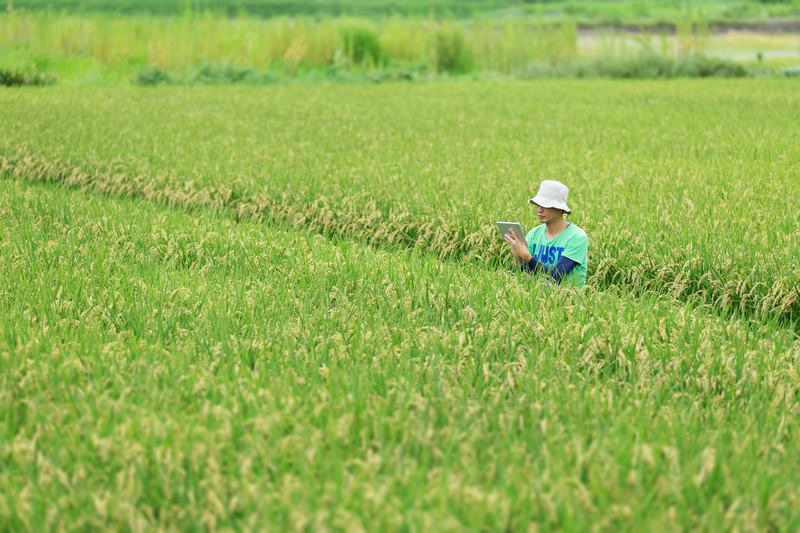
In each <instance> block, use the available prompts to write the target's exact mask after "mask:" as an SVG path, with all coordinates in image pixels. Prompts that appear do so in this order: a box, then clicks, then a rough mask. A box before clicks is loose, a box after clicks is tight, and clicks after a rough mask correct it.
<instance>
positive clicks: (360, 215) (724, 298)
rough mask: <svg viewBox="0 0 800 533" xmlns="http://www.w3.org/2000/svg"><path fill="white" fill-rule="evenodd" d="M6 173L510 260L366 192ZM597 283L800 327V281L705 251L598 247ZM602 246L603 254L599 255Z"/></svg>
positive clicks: (15, 167) (5, 164)
mask: <svg viewBox="0 0 800 533" xmlns="http://www.w3.org/2000/svg"><path fill="white" fill-rule="evenodd" d="M0 177H1V178H4V179H9V178H11V179H22V180H26V181H30V182H40V183H53V184H58V185H61V186H66V187H69V188H73V189H80V190H84V191H87V192H92V193H100V194H104V195H109V196H122V197H131V198H141V199H144V200H146V201H150V202H154V203H157V204H161V205H164V206H166V207H169V208H179V209H185V210H194V209H211V210H214V211H218V212H220V213H224V214H226V215H228V216H231V217H232V218H233V219H235V220H237V221H239V220H248V221H259V222H270V223H272V224H276V225H282V226H287V227H290V228H295V229H304V230H306V231H311V232H315V233H320V234H323V235H325V236H328V237H338V238H353V239H359V240H363V241H365V242H367V243H368V244H369V245H371V246H375V247H381V248H405V249H415V250H418V251H421V252H424V253H427V254H430V255H432V256H435V257H437V258H438V259H440V260H456V261H461V262H472V263H479V264H482V265H484V266H485V267H486V268H490V269H501V268H509V267H510V265H511V263H510V261H509V255H508V251H507V250H506V245H505V243H503V242H502V240H501V239H499V238H498V235H497V233H496V229H495V228H494V226H493V225H488V224H487V225H486V227H484V228H482V229H481V230H480V231H477V232H470V231H469V230H468V229H467V228H465V227H463V226H458V225H453V224H451V223H450V222H449V221H448V220H446V219H445V218H443V217H437V218H435V219H433V218H430V219H423V218H421V217H415V216H414V215H412V214H410V213H409V212H408V211H407V210H404V209H397V210H390V211H388V212H387V211H386V210H385V209H381V207H380V206H379V205H378V204H377V202H376V201H375V200H374V199H372V198H370V197H369V196H367V195H366V194H364V195H362V196H361V197H358V198H341V199H333V200H331V199H329V198H327V197H324V196H317V197H315V198H314V199H313V200H312V201H308V199H307V198H306V197H305V196H303V195H302V194H292V193H289V192H286V191H283V192H281V193H272V194H268V193H263V194H247V193H243V192H242V191H237V190H234V189H231V188H227V187H202V188H201V187H196V186H194V184H192V183H184V184H183V185H182V186H181V187H174V186H170V185H166V184H162V183H159V182H157V181H154V180H152V179H151V178H150V177H148V176H127V175H124V174H114V173H111V172H103V171H100V170H97V171H95V172H91V173H90V172H86V171H85V170H83V169H81V168H78V167H76V166H72V165H69V164H66V163H63V162H58V161H47V160H43V159H40V158H37V157H35V156H32V155H31V154H29V153H27V152H24V151H22V150H19V151H18V152H17V154H15V155H11V156H5V155H0ZM593 255H594V261H593V262H592V263H591V264H590V266H589V273H588V278H587V285H592V286H595V287H596V288H597V289H601V290H603V289H609V288H613V287H616V288H618V289H621V290H624V291H628V292H629V293H631V294H633V295H641V294H643V293H646V292H655V293H657V294H662V295H664V296H668V297H672V298H675V299H678V300H681V301H689V302H693V303H697V304H701V305H705V306H706V307H709V308H711V309H713V310H714V311H715V312H716V313H718V314H720V315H723V316H730V315H739V316H742V317H746V318H751V319H754V320H757V321H759V322H762V323H774V324H776V325H778V326H781V327H789V328H790V329H791V330H793V331H794V332H795V333H796V334H798V335H800V288H799V287H798V286H797V285H795V284H790V285H786V284H784V283H782V282H775V280H769V281H767V280H758V281H755V282H754V281H752V280H748V279H742V278H738V277H736V276H733V277H730V278H729V279H727V280H725V279H721V278H720V277H718V276H716V274H717V272H712V271H709V270H708V269H706V268H704V265H702V264H701V262H700V261H699V260H698V258H689V259H687V260H686V261H685V262H683V263H680V262H676V261H673V262H671V263H659V262H658V261H655V260H653V259H652V258H650V257H647V256H640V257H638V258H637V260H638V264H637V265H636V266H635V268H630V265H624V264H620V263H619V262H618V260H616V259H615V258H614V257H613V256H611V255H606V256H605V257H603V256H602V254H598V253H595V254H593ZM598 255H600V257H599V259H598V258H597V256H598Z"/></svg>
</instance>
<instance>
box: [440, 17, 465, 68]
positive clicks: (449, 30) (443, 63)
mask: <svg viewBox="0 0 800 533" xmlns="http://www.w3.org/2000/svg"><path fill="white" fill-rule="evenodd" d="M433 41H434V50H433V57H434V60H435V71H436V72H447V73H450V74H463V73H465V72H469V71H470V70H472V68H473V61H472V54H471V52H470V50H469V47H468V46H467V43H466V41H465V39H464V30H463V29H462V28H461V27H460V26H458V25H456V24H441V25H438V26H437V27H436V28H435V29H434V34H433Z"/></svg>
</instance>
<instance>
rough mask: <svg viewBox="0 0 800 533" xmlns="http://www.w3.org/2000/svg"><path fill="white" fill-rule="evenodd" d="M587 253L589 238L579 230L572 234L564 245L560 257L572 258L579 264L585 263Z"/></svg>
mask: <svg viewBox="0 0 800 533" xmlns="http://www.w3.org/2000/svg"><path fill="white" fill-rule="evenodd" d="M588 253H589V238H588V237H587V236H586V234H585V233H583V232H580V233H576V234H575V235H573V236H572V237H571V238H570V239H569V240H568V241H567V243H566V245H565V246H564V252H563V253H562V254H561V257H562V258H564V257H567V258H569V259H572V260H573V261H575V262H576V263H578V264H579V265H585V264H586V259H587V255H588Z"/></svg>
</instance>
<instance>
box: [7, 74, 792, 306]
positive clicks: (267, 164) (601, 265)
mask: <svg viewBox="0 0 800 533" xmlns="http://www.w3.org/2000/svg"><path fill="white" fill-rule="evenodd" d="M701 89H702V90H703V91H704V92H703V93H699V92H698V91H699V90H701ZM93 94H94V98H91V99H87V98H86V93H85V92H84V91H50V92H48V91H36V92H19V91H17V92H14V91H7V92H5V93H3V96H2V99H3V101H4V102H7V105H6V106H4V119H5V121H6V124H8V125H9V128H8V130H7V135H6V136H5V137H3V138H2V139H0V165H2V172H3V173H6V174H9V175H14V176H18V177H22V178H26V179H32V180H45V181H59V182H63V183H65V184H68V185H75V186H82V187H84V188H87V189H92V190H97V191H100V192H107V193H114V194H124V195H138V196H144V197H146V198H149V199H153V200H156V201H159V202H162V203H164V204H167V205H179V206H183V207H191V206H197V205H204V206H216V207H219V208H222V209H225V210H227V211H228V212H231V213H234V214H235V215H236V216H238V217H243V218H247V217H249V218H253V219H261V218H268V219H272V220H276V221H281V222H283V223H286V224H289V225H292V226H294V227H298V228H303V229H305V230H308V231H314V232H322V233H325V234H334V233H335V234H340V235H347V236H351V237H359V238H363V239H366V240H368V241H369V242H372V243H374V244H381V245H389V246H391V245H397V246H402V247H409V248H418V249H421V250H425V251H427V252H429V253H432V254H434V255H437V256H438V257H441V258H458V259H465V260H476V261H479V262H484V263H486V262H488V263H491V264H495V265H498V264H504V263H505V261H506V260H507V257H508V254H507V251H506V250H505V249H504V246H505V245H504V243H502V242H501V241H500V240H499V238H498V237H497V235H496V233H495V228H494V227H493V222H494V221H495V220H498V219H504V218H508V217H517V218H519V219H520V220H522V221H523V222H525V223H526V225H529V223H528V221H530V220H531V219H532V218H533V216H532V212H531V211H530V208H529V207H527V206H526V205H525V200H526V199H527V197H528V195H529V194H531V192H532V191H533V190H535V187H536V184H537V182H538V179H541V178H557V179H562V180H563V181H565V182H566V183H568V184H569V185H570V186H571V187H572V188H573V200H572V203H573V209H574V210H575V217H574V220H575V221H576V222H577V223H578V224H579V225H581V226H583V227H585V228H587V230H588V231H589V235H590V239H591V249H590V272H589V275H590V283H593V284H595V285H597V286H599V287H611V286H621V287H625V288H626V289H630V290H635V291H637V292H646V291H650V290H654V291H657V292H659V293H665V294H671V295H674V296H676V297H680V298H699V299H701V300H703V301H705V302H708V303H710V304H712V305H714V306H715V307H716V308H718V309H722V310H735V311H739V312H744V313H748V314H754V315H756V316H758V317H760V318H762V319H779V320H796V318H797V317H798V310H799V309H800V292H799V289H798V285H800V284H799V283H798V279H800V264H798V262H797V257H800V250H798V245H799V244H798V243H800V238H798V231H800V214H798V211H797V210H796V209H795V206H794V198H796V197H798V195H800V190H799V189H798V187H800V183H799V182H798V181H797V180H796V179H794V177H795V176H796V175H797V172H798V171H800V168H799V167H798V165H799V163H798V159H797V157H796V153H795V146H796V142H797V130H796V128H794V127H793V121H792V120H791V117H790V115H787V114H785V113H784V112H783V109H787V108H792V106H794V105H796V99H797V93H796V91H794V89H793V84H792V83H791V82H782V83H777V82H754V81H753V82H748V83H743V84H722V83H720V84H694V83H690V82H681V83H679V84H668V85H658V84H630V85H625V84H616V83H594V82H593V83H591V84H584V83H568V82H553V83H544V84H525V83H492V84H477V85H470V84H463V85H462V84H443V85H431V86H423V87H416V88H414V89H413V90H410V89H406V88H403V87H400V86H394V87H381V88H378V87H372V88H360V87H337V88H332V87H325V88H316V87H303V88H300V87H294V88H270V89H269V90H256V89H248V90H223V91H216V90H190V91H184V90H163V91H162V90H159V91H156V92H146V91H136V90H131V91H121V92H113V91H112V92H108V91H97V92H94V93H93ZM367 110H368V111H367ZM298 124H303V126H302V127H298ZM743 146H748V147H749V148H748V149H746V150H744V149H742V147H743ZM515 206H519V207H515ZM743 227H746V228H747V229H748V230H747V231H743ZM505 264H507V263H505Z"/></svg>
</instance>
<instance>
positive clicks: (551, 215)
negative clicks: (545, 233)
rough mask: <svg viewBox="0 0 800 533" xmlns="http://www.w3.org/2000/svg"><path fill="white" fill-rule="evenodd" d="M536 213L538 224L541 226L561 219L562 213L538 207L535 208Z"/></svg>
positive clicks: (558, 210) (551, 208) (556, 209)
mask: <svg viewBox="0 0 800 533" xmlns="http://www.w3.org/2000/svg"><path fill="white" fill-rule="evenodd" d="M536 211H537V213H538V214H539V222H541V223H542V224H549V223H550V222H553V221H555V220H558V219H559V218H562V217H563V216H564V215H563V211H561V209H558V208H556V207H542V206H540V205H537V206H536Z"/></svg>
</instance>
